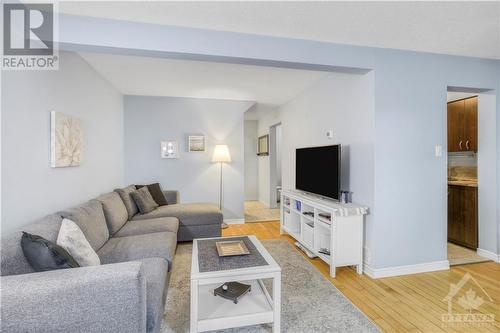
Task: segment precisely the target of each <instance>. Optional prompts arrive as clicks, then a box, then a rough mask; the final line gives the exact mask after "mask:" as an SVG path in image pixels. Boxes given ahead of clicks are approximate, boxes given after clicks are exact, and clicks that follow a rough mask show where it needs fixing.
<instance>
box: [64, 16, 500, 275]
mask: <svg viewBox="0 0 500 333" xmlns="http://www.w3.org/2000/svg"><path fill="white" fill-rule="evenodd" d="M60 26H61V29H60V31H61V33H60V39H61V45H62V46H63V47H64V48H70V49H83V50H94V51H103V52H112V53H121V54H136V55H149V56H156V57H176V58H188V59H205V60H211V61H228V62H233V63H250V64H260V65H268V66H283V67H294V68H321V69H325V70H332V71H334V70H341V71H352V70H353V69H361V70H363V69H372V70H374V73H375V74H374V76H375V193H374V197H375V204H374V207H371V209H372V210H373V212H374V213H375V216H376V218H375V219H374V221H373V222H372V223H373V235H371V236H372V239H373V244H374V245H373V248H372V249H371V252H372V259H373V267H374V268H383V267H390V266H396V265H410V264H418V263H424V262H430V261H439V260H444V259H446V223H445V221H446V209H447V208H446V206H447V204H446V200H447V199H446V158H445V157H442V158H436V157H434V155H433V152H434V145H435V144H441V145H443V147H446V122H445V113H444V112H442V111H443V110H444V108H445V106H446V87H447V86H448V85H449V86H457V87H473V88H489V89H495V90H496V96H497V101H498V100H499V94H498V89H499V86H500V82H499V81H500V80H499V74H500V61H497V60H486V59H476V58H466V57H457V56H446V55H436V54H427V53H419V52H410V51H398V50H391V49H379V48H370V47H361V46H349V45H341V44H332V43H324V42H314V41H307V40H301V39H287V38H280V37H269V36H258V35H249V34H241V33H232V32H220V31H207V30H201V29H191V28H181V27H168V26H158V25H151V24H141V23H130V22H121V21H111V20H105V19H94V18H82V17H69V16H65V17H63V18H62V19H61V20H60ZM82 27H85V29H82ZM102 31H106V32H107V33H106V34H103V33H102ZM499 110H500V103H497V124H499V118H500V116H498V115H499V113H500V111H499ZM497 128H498V127H497ZM499 138H500V137H499V136H498V131H497V136H496V137H494V138H492V140H494V139H496V140H497V149H496V151H497V160H499V156H498V155H500V144H498V141H499ZM498 165H500V163H499V164H498ZM497 168H498V166H497ZM497 171H498V169H497ZM497 173H498V172H497ZM499 178H500V177H499ZM497 185H498V186H500V183H498V184H497ZM497 193H498V188H497ZM499 200H500V198H497V200H496V202H499V205H498V206H500V201H499ZM492 209H496V210H497V214H496V215H497V217H496V219H495V220H494V221H493V222H492V225H491V227H492V228H491V230H490V231H489V234H491V235H497V237H494V236H493V237H492V238H497V239H492V240H491V241H487V243H484V244H480V246H481V247H482V248H483V249H485V250H488V251H492V252H497V251H499V250H500V246H499V245H500V244H499V242H498V239H499V238H500V231H499V229H500V219H499V217H500V216H499V215H500V214H498V207H497V208H492Z"/></svg>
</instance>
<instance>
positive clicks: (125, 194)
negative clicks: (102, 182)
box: [115, 185, 139, 219]
mask: <svg viewBox="0 0 500 333" xmlns="http://www.w3.org/2000/svg"><path fill="white" fill-rule="evenodd" d="M135 190H136V189H135V186H134V185H129V186H127V187H124V188H118V189H116V190H115V192H116V193H118V194H119V195H120V198H122V201H123V204H124V205H125V207H126V208H127V212H128V218H129V219H131V218H132V216H134V215H135V214H137V213H138V212H139V209H138V208H137V205H136V204H135V202H134V199H132V197H131V196H130V193H132V192H134V191H135Z"/></svg>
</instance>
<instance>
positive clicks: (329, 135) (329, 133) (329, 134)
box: [326, 130, 333, 139]
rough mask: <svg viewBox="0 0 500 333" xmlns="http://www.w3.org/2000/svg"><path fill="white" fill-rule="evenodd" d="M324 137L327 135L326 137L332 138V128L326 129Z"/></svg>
mask: <svg viewBox="0 0 500 333" xmlns="http://www.w3.org/2000/svg"><path fill="white" fill-rule="evenodd" d="M326 137H327V138H328V139H333V130H328V131H327V132H326Z"/></svg>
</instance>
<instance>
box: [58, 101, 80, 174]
mask: <svg viewBox="0 0 500 333" xmlns="http://www.w3.org/2000/svg"><path fill="white" fill-rule="evenodd" d="M50 145H51V147H50V148H51V149H50V166H51V167H53V168H62V167H70V166H78V165H80V163H81V161H82V146H83V128H82V121H81V120H80V119H78V118H76V117H73V116H70V115H67V114H64V113H61V112H57V111H51V112H50Z"/></svg>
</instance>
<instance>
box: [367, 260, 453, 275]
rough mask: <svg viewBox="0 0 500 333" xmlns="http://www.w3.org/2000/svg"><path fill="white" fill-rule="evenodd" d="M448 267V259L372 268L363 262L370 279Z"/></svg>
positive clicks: (440, 269)
mask: <svg viewBox="0 0 500 333" xmlns="http://www.w3.org/2000/svg"><path fill="white" fill-rule="evenodd" d="M446 269H450V263H449V262H448V260H441V261H431V262H426V263H422V264H415V265H405V266H393V267H385V268H373V267H370V266H369V265H368V264H367V263H366V262H365V267H364V271H365V273H366V275H368V276H369V277H371V278H372V279H379V278H383V277H390V276H398V275H409V274H417V273H425V272H434V271H442V270H446Z"/></svg>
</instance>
